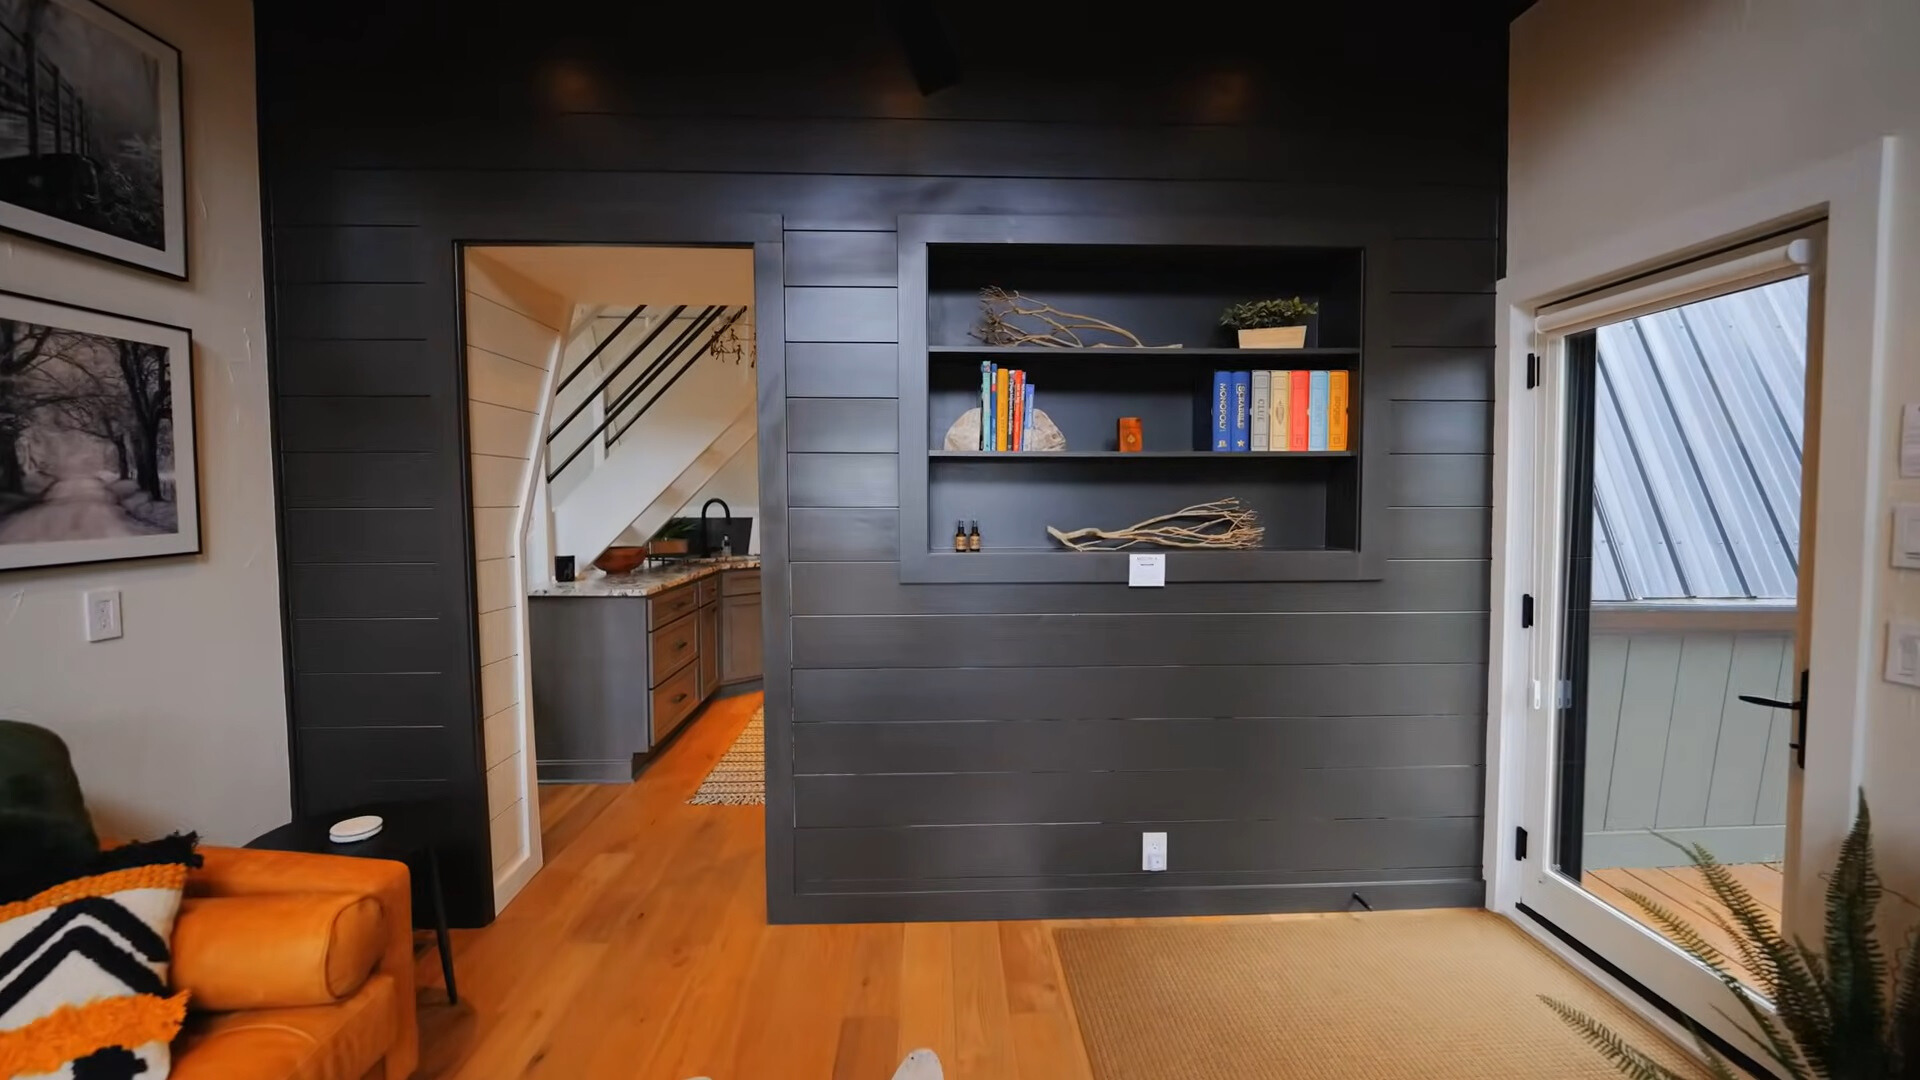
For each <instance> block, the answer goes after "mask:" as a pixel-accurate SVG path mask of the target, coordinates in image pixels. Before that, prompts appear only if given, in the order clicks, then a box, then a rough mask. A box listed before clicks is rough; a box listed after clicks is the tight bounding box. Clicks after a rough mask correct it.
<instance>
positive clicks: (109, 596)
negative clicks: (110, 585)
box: [86, 589, 120, 641]
mask: <svg viewBox="0 0 1920 1080" xmlns="http://www.w3.org/2000/svg"><path fill="white" fill-rule="evenodd" d="M86 605H87V606H86V617H87V640H88V641H110V640H112V639H114V638H117V637H119V636H120V590H118V589H95V590H93V591H92V592H89V593H88V594H87V595H86Z"/></svg>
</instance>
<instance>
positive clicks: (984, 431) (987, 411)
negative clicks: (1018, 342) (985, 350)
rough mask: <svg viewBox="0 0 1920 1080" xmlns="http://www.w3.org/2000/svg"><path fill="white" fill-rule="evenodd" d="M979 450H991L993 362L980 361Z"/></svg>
mask: <svg viewBox="0 0 1920 1080" xmlns="http://www.w3.org/2000/svg"><path fill="white" fill-rule="evenodd" d="M980 449H982V450H991V449H993V361H991V360H982V361H980Z"/></svg>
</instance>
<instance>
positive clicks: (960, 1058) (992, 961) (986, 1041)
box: [949, 922, 1016, 1080]
mask: <svg viewBox="0 0 1920 1080" xmlns="http://www.w3.org/2000/svg"><path fill="white" fill-rule="evenodd" d="M1009 1017H1010V1013H1009V1011H1008V1008H1007V982H1006V970H1005V964H1004V961H1003V960H1002V959H1001V954H1000V933H999V928H998V927H997V926H996V925H995V924H993V923H990V922H969V923H958V924H956V925H955V926H954V928H953V1034H954V1040H955V1043H956V1047H955V1053H954V1058H953V1068H952V1070H950V1073H949V1075H951V1076H953V1077H954V1078H955V1080H1005V1078H1007V1077H1009V1076H1014V1075H1015V1068H1016V1066H1015V1064H1014V1058H1013V1039H1012V1032H1011V1031H1010V1025H1009V1022H1008V1021H1009Z"/></svg>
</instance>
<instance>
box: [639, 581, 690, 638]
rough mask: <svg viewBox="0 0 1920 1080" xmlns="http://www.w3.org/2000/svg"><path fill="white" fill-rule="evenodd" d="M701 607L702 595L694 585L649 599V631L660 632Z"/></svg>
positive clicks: (670, 590) (681, 587) (671, 590)
mask: <svg viewBox="0 0 1920 1080" xmlns="http://www.w3.org/2000/svg"><path fill="white" fill-rule="evenodd" d="M699 606H700V594H699V593H698V592H697V591H695V589H694V587H693V586H692V585H682V586H679V587H678V588H674V589H669V590H667V591H666V592H663V593H656V594H654V595H653V596H649V597H648V598H647V629H649V630H658V629H660V628H661V627H663V626H665V625H667V624H668V623H670V622H672V621H673V620H675V619H677V618H679V617H680V616H682V615H685V614H686V613H687V612H689V611H692V610H693V609H694V608H697V607H699Z"/></svg>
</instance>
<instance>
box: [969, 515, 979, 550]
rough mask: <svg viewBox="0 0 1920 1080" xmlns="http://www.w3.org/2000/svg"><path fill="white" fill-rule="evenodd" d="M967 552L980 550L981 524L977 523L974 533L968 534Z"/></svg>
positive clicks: (974, 525) (974, 526)
mask: <svg viewBox="0 0 1920 1080" xmlns="http://www.w3.org/2000/svg"><path fill="white" fill-rule="evenodd" d="M967 550H968V551H979V550H980V523H979V522H977V521H976V522H974V523H973V531H972V532H971V533H968V534H967Z"/></svg>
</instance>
